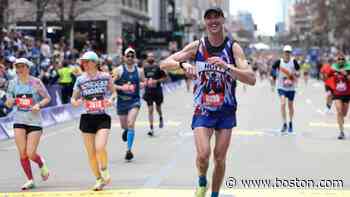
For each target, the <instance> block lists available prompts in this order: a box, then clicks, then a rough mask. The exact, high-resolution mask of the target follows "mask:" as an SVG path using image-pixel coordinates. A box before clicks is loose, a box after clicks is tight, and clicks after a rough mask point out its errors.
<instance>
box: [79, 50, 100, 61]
mask: <svg viewBox="0 0 350 197" xmlns="http://www.w3.org/2000/svg"><path fill="white" fill-rule="evenodd" d="M80 60H89V61H93V62H96V63H98V61H99V58H98V56H97V54H96V53H95V52H93V51H88V52H86V53H84V54H83V56H81V58H80Z"/></svg>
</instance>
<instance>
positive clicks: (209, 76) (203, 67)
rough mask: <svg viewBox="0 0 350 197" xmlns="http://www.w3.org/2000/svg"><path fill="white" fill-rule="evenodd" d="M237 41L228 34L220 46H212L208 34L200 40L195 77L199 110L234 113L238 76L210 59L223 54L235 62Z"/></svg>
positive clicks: (200, 111) (198, 112) (227, 60)
mask: <svg viewBox="0 0 350 197" xmlns="http://www.w3.org/2000/svg"><path fill="white" fill-rule="evenodd" d="M233 43H234V42H233V41H232V40H229V39H228V38H225V42H224V43H223V44H222V46H220V47H215V48H214V47H211V46H210V43H209V41H208V40H207V38H202V39H201V40H200V42H199V47H198V51H197V54H196V58H195V65H196V69H197V75H196V78H195V80H194V89H193V92H194V103H195V114H202V115H204V114H207V113H208V112H228V113H230V114H233V113H234V112H235V109H236V105H237V102H236V96H235V89H236V80H235V79H234V77H233V76H232V75H231V73H230V72H229V71H227V70H225V69H224V68H221V67H219V66H215V65H211V64H209V63H208V61H207V59H208V58H210V57H214V56H216V57H220V58H221V59H222V60H223V61H225V62H226V63H228V64H233V65H235V59H234V56H233V53H232V46H233Z"/></svg>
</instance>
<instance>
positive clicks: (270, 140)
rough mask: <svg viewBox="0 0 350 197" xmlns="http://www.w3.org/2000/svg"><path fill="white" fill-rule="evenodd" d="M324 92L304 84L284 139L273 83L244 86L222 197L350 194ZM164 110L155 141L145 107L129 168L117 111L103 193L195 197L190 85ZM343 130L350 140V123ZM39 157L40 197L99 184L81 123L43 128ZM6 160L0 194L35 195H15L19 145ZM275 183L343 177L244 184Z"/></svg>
mask: <svg viewBox="0 0 350 197" xmlns="http://www.w3.org/2000/svg"><path fill="white" fill-rule="evenodd" d="M324 95H325V92H324V86H323V84H322V83H321V82H318V81H314V80H312V81H310V83H309V84H308V86H307V87H305V85H304V84H303V83H302V81H300V83H299V87H298V93H297V95H296V104H295V108H296V112H295V114H296V118H295V121H294V122H295V123H294V125H295V133H296V134H295V135H286V136H282V135H281V134H280V132H279V130H280V127H281V125H282V124H281V118H280V115H279V100H278V96H277V94H276V93H275V92H274V93H272V92H271V89H270V85H269V83H268V82H267V81H264V82H260V81H258V82H257V84H256V86H255V87H247V90H246V91H244V90H243V88H242V86H241V85H239V87H238V88H237V97H238V103H239V106H238V112H237V117H238V127H237V128H236V129H235V130H234V131H233V134H234V135H233V137H232V141H231V146H230V150H229V153H228V158H227V159H228V160H227V163H226V165H227V166H226V176H225V179H226V180H228V178H229V177H235V179H236V180H237V181H238V183H237V186H236V187H235V188H232V189H231V188H228V187H227V186H226V185H225V180H224V183H223V186H222V189H223V192H222V194H221V196H226V197H228V196H230V197H232V196H234V197H245V196H269V197H271V196H315V197H316V196H350V192H349V191H344V189H350V173H349V170H348V169H349V163H350V157H349V155H348V154H349V153H350V140H349V139H347V140H344V141H339V140H337V139H336V138H337V135H338V129H337V125H336V117H335V114H331V115H327V114H325V113H323V111H324V109H325V104H324V103H325V101H324V100H325V99H324ZM163 110H164V114H165V115H164V118H165V128H163V129H161V130H160V129H158V127H156V128H157V129H156V136H155V137H152V138H150V137H148V136H147V132H148V128H149V127H148V121H147V108H146V105H145V103H143V106H142V108H141V112H140V114H139V117H138V120H137V123H136V124H137V126H136V140H135V148H134V154H135V159H134V160H133V161H132V162H130V163H127V162H125V160H124V155H125V151H126V144H124V143H123V142H122V139H121V129H120V126H119V123H118V121H117V117H116V115H115V112H113V113H112V114H113V121H112V130H111V135H110V138H109V144H108V152H109V165H110V171H111V176H112V183H111V184H110V185H108V186H107V187H106V190H105V191H103V192H101V193H100V195H102V196H193V192H194V189H195V186H196V184H197V174H196V169H195V147H194V144H193V142H194V141H193V133H192V130H191V129H190V123H191V117H192V111H193V107H192V94H191V93H189V92H186V89H185V87H183V88H180V89H177V90H176V91H174V92H173V93H170V94H167V95H166V96H165V103H164V105H163ZM333 111H335V110H334V109H333ZM157 119H158V116H156V118H155V120H157ZM347 121H349V119H348V118H347ZM155 125H157V126H158V123H156V124H155ZM345 131H346V134H347V136H350V124H346V129H345ZM212 142H214V140H213V141H212ZM39 153H40V154H42V155H43V156H44V157H45V160H46V162H47V164H48V166H49V168H50V170H51V176H50V179H49V180H48V181H47V182H42V181H41V180H40V177H39V171H38V168H37V166H36V165H34V164H33V163H32V166H33V172H34V175H35V180H36V182H37V188H36V189H35V190H33V191H34V192H54V193H42V194H41V195H40V196H46V195H47V196H60V195H65V194H69V195H74V196H75V194H76V195H78V194H79V195H83V194H87V193H89V192H87V190H88V189H89V188H90V187H91V186H92V185H93V184H94V181H95V179H94V176H93V175H92V173H91V172H90V169H89V166H88V160H87V155H86V152H85V149H84V147H83V142H82V138H81V135H80V131H78V120H72V121H69V122H66V123H64V124H61V125H56V126H54V127H50V128H47V129H45V130H44V135H43V137H42V141H41V143H40V146H39ZM0 155H1V158H2V159H1V162H0V163H1V168H0V192H3V194H4V195H2V193H0V196H1V197H2V196H16V195H17V196H35V194H33V193H9V192H19V191H20V186H21V185H22V184H23V183H24V182H25V176H24V174H23V172H22V169H21V166H20V162H19V160H18V153H17V150H16V147H15V144H14V141H13V140H10V141H1V142H0ZM212 167H213V163H211V165H210V170H209V173H208V178H209V182H211V174H212ZM276 178H278V179H284V180H287V179H288V180H289V179H295V178H298V179H305V180H314V181H315V182H317V181H320V180H325V179H326V180H335V179H337V180H338V179H340V180H342V181H343V187H344V188H334V190H333V189H332V188H328V189H322V188H321V189H320V188H296V187H294V188H267V187H266V188H252V189H247V188H245V187H244V186H243V185H242V184H240V180H243V179H272V180H276ZM68 191H74V192H68ZM64 192H68V193H64ZM6 193H7V195H5V194H6ZM90 194H91V195H94V194H92V193H90ZM100 195H99V196H100Z"/></svg>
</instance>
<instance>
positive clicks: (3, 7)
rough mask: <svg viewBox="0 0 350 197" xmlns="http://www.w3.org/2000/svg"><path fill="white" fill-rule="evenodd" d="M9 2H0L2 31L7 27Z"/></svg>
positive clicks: (5, 0) (0, 25)
mask: <svg viewBox="0 0 350 197" xmlns="http://www.w3.org/2000/svg"><path fill="white" fill-rule="evenodd" d="M8 3H9V1H8V0H0V30H2V29H3V28H4V27H5V26H6V22H5V14H6V10H7V9H8Z"/></svg>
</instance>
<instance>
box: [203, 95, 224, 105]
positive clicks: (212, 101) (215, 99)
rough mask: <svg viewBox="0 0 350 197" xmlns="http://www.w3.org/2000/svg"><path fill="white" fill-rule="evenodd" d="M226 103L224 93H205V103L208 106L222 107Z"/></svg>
mask: <svg viewBox="0 0 350 197" xmlns="http://www.w3.org/2000/svg"><path fill="white" fill-rule="evenodd" d="M223 103H224V93H214V92H210V93H209V94H204V95H203V104H204V105H205V106H208V107H220V106H222V105H223Z"/></svg>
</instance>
